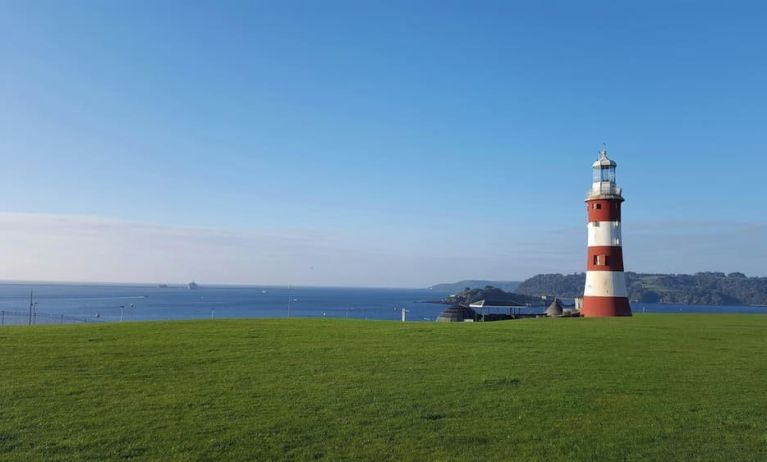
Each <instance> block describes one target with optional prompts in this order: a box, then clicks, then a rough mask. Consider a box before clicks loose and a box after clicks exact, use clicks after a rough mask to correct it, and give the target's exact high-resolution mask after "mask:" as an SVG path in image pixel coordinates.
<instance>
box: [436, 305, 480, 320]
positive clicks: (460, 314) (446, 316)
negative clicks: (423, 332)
mask: <svg viewBox="0 0 767 462" xmlns="http://www.w3.org/2000/svg"><path fill="white" fill-rule="evenodd" d="M475 315H476V312H475V311H474V310H472V309H471V308H467V307H465V306H451V307H450V308H448V309H446V310H445V311H443V312H442V313H440V314H439V316H437V321H438V322H463V320H464V319H474V316H475Z"/></svg>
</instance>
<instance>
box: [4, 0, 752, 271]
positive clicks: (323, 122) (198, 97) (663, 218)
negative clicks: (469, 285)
mask: <svg viewBox="0 0 767 462" xmlns="http://www.w3.org/2000/svg"><path fill="white" fill-rule="evenodd" d="M765 23H767V7H765V6H763V5H762V4H760V3H758V2H632V3H629V2H533V1H531V2H512V1H503V2H486V1H481V2H468V1H463V2H449V1H448V2H445V1H440V2H426V1H419V2H412V1H408V2H394V1H386V2H373V1H365V2H359V1H353V2H352V1H350V2H309V1H304V2H288V1H280V2H168V1H157V2H155V1H152V2H139V1H131V2H128V1H124V2H103V1H94V2H83V1H71V2H59V1H51V2H45V1H34V2H28V1H23V2H16V1H4V2H2V3H0V66H2V67H0V70H1V71H2V72H0V159H1V160H2V164H0V197H2V201H0V204H2V205H0V230H2V233H0V237H1V236H3V235H5V239H2V238H0V252H2V253H3V255H6V258H4V262H3V265H2V267H0V278H2V279H14V280H98V281H185V280H190V279H196V280H198V281H206V282H231V283H263V284H312V285H363V286H424V285H430V284H432V283H436V282H441V281H446V280H456V279H461V278H489V279H523V278H525V277H528V276H530V275H533V274H535V273H538V272H573V271H581V270H582V269H583V266H584V265H585V246H586V234H585V211H584V207H583V204H582V201H583V198H584V194H585V190H586V188H587V187H588V186H589V182H590V178H591V176H590V175H591V172H590V164H591V162H592V161H593V159H594V158H595V156H596V152H597V150H598V149H599V148H600V146H601V143H602V142H606V143H607V146H608V150H609V151H610V153H611V156H612V157H613V158H614V159H616V160H617V162H618V164H619V167H618V182H619V183H620V185H621V186H623V187H624V191H625V196H626V199H627V202H626V203H625V204H624V246H625V257H626V267H627V269H628V270H634V271H643V272H695V271H702V270H721V271H744V272H746V273H747V274H750V275H759V276H767V269H766V267H765V263H764V261H765V260H766V258H765V257H767V244H765V236H767V220H765V212H767V206H765V197H767V186H766V185H765V172H767V161H765V152H767V149H766V148H767V141H765V133H767V89H765V83H764V82H765V81H767V57H765V53H764V50H765V49H767V31H766V30H765V28H764V27H763V26H764V24H765Z"/></svg>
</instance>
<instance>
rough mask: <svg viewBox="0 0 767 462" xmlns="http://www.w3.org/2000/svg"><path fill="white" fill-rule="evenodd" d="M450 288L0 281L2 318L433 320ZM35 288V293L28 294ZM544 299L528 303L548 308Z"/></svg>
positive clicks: (656, 308)
mask: <svg viewBox="0 0 767 462" xmlns="http://www.w3.org/2000/svg"><path fill="white" fill-rule="evenodd" d="M447 295H449V294H448V293H443V292H435V291H433V290H428V289H381V288H340V287H272V286H223V285H221V286H219V285H204V284H201V285H200V286H199V287H198V288H197V289H189V288H188V287H187V286H180V285H179V286H169V287H161V286H158V285H141V284H60V283H56V284H53V283H50V284H48V283H37V284H29V283H0V323H2V325H12V324H27V323H35V324H43V323H58V322H62V323H64V322H67V323H68V322H119V321H121V320H122V321H154V320H182V319H223V318H288V317H298V318H320V317H326V318H348V319H368V320H389V321H394V320H401V319H402V310H403V309H404V310H405V318H406V320H407V321H422V322H425V321H434V320H435V319H436V318H437V316H438V315H439V314H440V312H442V311H443V310H444V309H445V308H446V306H445V305H443V304H439V303H434V302H435V301H437V300H440V299H442V298H444V297H445V296H447ZM30 296H31V297H30ZM544 309H545V306H540V307H529V308H525V309H523V310H522V312H527V313H542V312H543V310H544ZM632 309H633V312H634V313H635V314H639V313H762V314H767V307H750V306H700V305H697V306H696V305H656V304H637V303H634V304H632Z"/></svg>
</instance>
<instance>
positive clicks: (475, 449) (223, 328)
mask: <svg viewBox="0 0 767 462" xmlns="http://www.w3.org/2000/svg"><path fill="white" fill-rule="evenodd" d="M765 352H767V316H761V315H638V316H635V317H633V318H627V319H529V320H519V321H506V322H495V323H486V324H479V323H478V324H436V323H407V324H402V323H393V322H383V321H381V322H373V321H346V320H330V319H314V320H308V319H285V320H231V321H230V320H216V321H189V322H152V323H125V324H101V325H72V326H49V327H45V326H38V327H32V328H30V327H15V328H9V327H6V328H2V329H0V459H2V460H24V459H32V460H59V459H61V460H84V459H91V460H104V459H128V458H136V459H157V460H190V459H192V460H232V459H237V460H239V459H251V460H253V459H258V460H268V459H327V460H341V459H347V460H350V459H354V460H359V459H367V460H387V459H388V460H424V459H438V460H464V459H473V460H486V459H495V460H509V459H521V460H545V461H550V460H589V461H592V460H626V459H628V460H707V461H708V460H722V461H735V460H738V461H743V460H762V461H763V460H767V358H766V357H765Z"/></svg>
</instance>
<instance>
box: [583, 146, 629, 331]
mask: <svg viewBox="0 0 767 462" xmlns="http://www.w3.org/2000/svg"><path fill="white" fill-rule="evenodd" d="M617 166H618V164H616V163H615V161H613V160H611V159H608V158H607V150H606V149H604V148H603V149H602V150H601V151H600V152H599V159H597V161H596V162H594V164H593V165H592V167H593V173H594V180H593V183H592V185H591V189H589V191H588V193H587V194H586V208H587V209H588V216H589V223H588V235H589V247H588V260H587V262H586V288H585V290H584V291H583V303H582V304H581V315H583V316H585V317H596V316H631V306H630V305H629V299H628V292H627V291H626V278H625V276H624V274H623V249H622V248H621V244H622V239H621V202H623V195H622V194H621V188H619V187H618V186H616V184H615V167H617Z"/></svg>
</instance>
